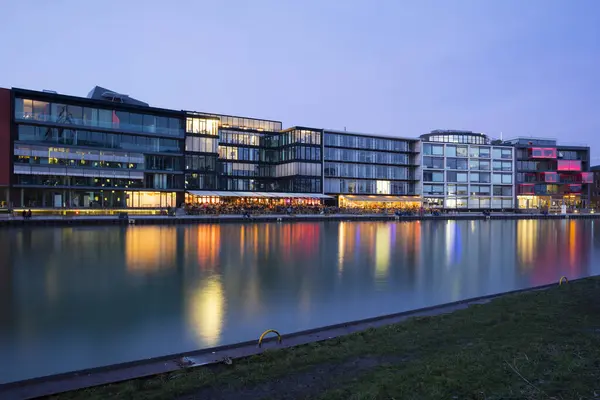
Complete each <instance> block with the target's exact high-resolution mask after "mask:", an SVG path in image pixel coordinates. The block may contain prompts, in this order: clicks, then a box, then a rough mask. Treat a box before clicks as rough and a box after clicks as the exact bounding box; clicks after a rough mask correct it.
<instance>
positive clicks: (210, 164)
mask: <svg viewBox="0 0 600 400" xmlns="http://www.w3.org/2000/svg"><path fill="white" fill-rule="evenodd" d="M216 160H217V158H216V157H215V156H206V155H205V156H199V155H186V156H185V169H187V170H192V171H206V172H208V171H214V170H215V164H216Z"/></svg>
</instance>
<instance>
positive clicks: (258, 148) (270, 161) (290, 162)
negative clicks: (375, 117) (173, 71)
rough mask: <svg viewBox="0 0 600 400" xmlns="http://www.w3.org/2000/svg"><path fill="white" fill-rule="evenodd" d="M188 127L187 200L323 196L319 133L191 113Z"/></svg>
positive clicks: (248, 120) (276, 122) (257, 121)
mask: <svg viewBox="0 0 600 400" xmlns="http://www.w3.org/2000/svg"><path fill="white" fill-rule="evenodd" d="M186 124H187V128H186V166H185V169H186V189H187V190H188V195H187V197H186V199H187V200H186V202H188V203H195V202H201V203H202V202H214V201H216V199H215V198H216V197H243V198H264V199H267V198H268V199H277V198H279V199H282V198H298V199H301V198H302V199H321V198H324V197H326V196H323V195H322V153H323V152H322V137H323V132H322V130H320V129H313V128H307V127H292V128H289V129H282V124H281V122H279V121H270V120H261V119H254V118H244V117H234V116H229V115H222V114H207V113H192V112H187V122H186ZM196 126H199V127H200V128H199V129H197V128H196ZM204 126H210V132H208V131H206V130H204V128H202V127H204ZM238 194H239V195H240V196H236V195H238ZM228 195H231V196H228Z"/></svg>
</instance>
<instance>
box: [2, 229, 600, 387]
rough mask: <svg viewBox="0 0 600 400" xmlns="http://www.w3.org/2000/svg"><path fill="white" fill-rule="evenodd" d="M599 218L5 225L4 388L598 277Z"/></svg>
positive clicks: (3, 304) (3, 288) (599, 270)
mask: <svg viewBox="0 0 600 400" xmlns="http://www.w3.org/2000/svg"><path fill="white" fill-rule="evenodd" d="M596 229H598V224H597V223H595V222H594V221H575V220H559V221H536V220H523V221H427V222H418V221H415V222H408V223H407V222H322V223H294V224H287V223H284V224H262V225H261V224H257V223H250V224H241V225H238V224H223V225H195V226H194V225H190V226H135V227H106V228H98V227H94V228H31V229H14V230H2V231H0V247H1V248H0V250H1V251H2V255H3V257H2V258H0V354H2V356H3V363H4V365H11V366H12V368H11V369H10V371H7V372H6V373H4V372H3V373H2V374H0V383H4V382H9V381H14V380H19V379H25V378H31V377H35V376H40V375H46V374H51V373H59V372H66V371H70V370H76V369H81V368H89V367H95V366H100V365H107V364H112V363H117V362H123V361H131V360H134V359H140V358H146V357H153V356H159V355H164V354H169V353H176V352H183V351H189V350H194V349H197V348H202V347H210V346H217V345H221V344H227V343H232V342H238V341H244V340H250V339H255V338H256V337H258V335H260V333H261V332H262V331H263V330H264V329H266V328H276V329H278V330H280V331H282V332H285V333H288V332H293V331H298V330H302V329H309V328H314V327H318V326H323V325H329V324H335V323H339V322H344V321H349V320H356V319H362V318H367V317H373V316H377V315H383V314H389V313H394V312H399V311H404V310H408V309H414V308H419V307H425V306H430V305H434V304H439V303H444V302H449V301H455V300H460V299H464V298H468V297H474V296H480V295H485V294H490V293H495V292H501V291H506V290H513V289H517V288H524V287H529V286H533V285H540V284H545V283H550V282H556V281H557V280H558V278H559V277H560V276H561V275H567V276H568V277H569V278H576V277H579V276H584V275H588V274H597V273H600V266H599V265H598V263H597V262H594V260H595V259H597V258H596V257H597V256H598V255H599V251H600V235H598V234H595V230H596Z"/></svg>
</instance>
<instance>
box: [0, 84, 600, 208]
mask: <svg viewBox="0 0 600 400" xmlns="http://www.w3.org/2000/svg"><path fill="white" fill-rule="evenodd" d="M0 142H1V143H2V146H0V151H4V152H5V153H4V154H3V155H2V156H1V157H0V206H1V207H8V206H12V207H16V208H19V207H26V208H73V209H83V208H85V209H95V208H103V209H104V208H108V209H121V208H150V209H156V208H166V207H176V206H180V205H181V204H183V203H184V202H185V203H206V202H218V201H221V200H220V199H221V198H224V197H225V198H227V197H231V198H243V199H246V200H248V199H251V200H252V201H255V200H256V201H268V202H271V201H273V202H278V203H279V204H282V203H287V202H289V201H290V200H291V199H296V200H294V201H298V202H305V203H309V204H315V203H316V202H320V201H322V200H323V199H326V200H327V201H328V202H329V203H328V204H337V205H340V206H342V207H364V208H385V209H388V208H406V207H410V208H414V207H418V206H425V207H427V208H438V207H439V208H444V209H462V210H486V209H487V210H489V209H494V210H499V209H505V210H510V209H514V208H538V209H539V208H542V207H546V208H548V209H552V208H554V209H556V208H557V207H559V206H562V205H566V206H568V207H582V208H583V207H587V206H589V204H590V188H591V187H592V184H593V179H594V177H593V174H592V173H591V172H590V163H589V162H590V151H589V147H585V146H563V145H557V143H556V141H554V140H549V139H530V138H526V139H515V140H510V141H504V142H502V141H491V140H490V139H489V138H488V137H487V136H486V135H485V134H482V133H475V132H470V131H457V130H435V131H432V132H430V133H428V134H424V135H421V136H420V138H400V137H388V136H377V135H370V134H362V133H352V132H346V131H335V130H326V129H317V128H309V127H304V126H294V127H291V128H287V129H284V128H283V127H282V123H281V122H279V121H272V120H264V119H256V118H246V117H236V116H230V115H224V114H211V113H204V112H192V111H177V110H168V109H161V108H155V107H151V106H149V105H148V104H147V103H145V102H142V101H140V100H136V99H133V98H131V97H129V96H127V95H122V94H119V93H116V92H113V91H110V90H108V89H104V88H100V87H95V88H94V89H93V90H92V91H91V92H90V94H89V95H88V97H74V96H66V95H61V94H57V93H55V92H47V91H43V92H39V91H31V90H25V89H0ZM599 176H600V174H599ZM594 193H596V192H594ZM598 197H600V196H598ZM246 200H244V201H246ZM334 200H335V201H334ZM227 201H229V200H227Z"/></svg>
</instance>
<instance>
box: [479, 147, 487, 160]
mask: <svg viewBox="0 0 600 400" xmlns="http://www.w3.org/2000/svg"><path fill="white" fill-rule="evenodd" d="M479 158H490V148H489V147H480V148H479Z"/></svg>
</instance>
